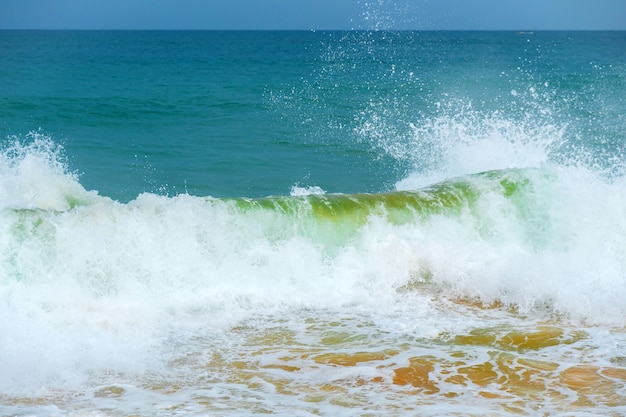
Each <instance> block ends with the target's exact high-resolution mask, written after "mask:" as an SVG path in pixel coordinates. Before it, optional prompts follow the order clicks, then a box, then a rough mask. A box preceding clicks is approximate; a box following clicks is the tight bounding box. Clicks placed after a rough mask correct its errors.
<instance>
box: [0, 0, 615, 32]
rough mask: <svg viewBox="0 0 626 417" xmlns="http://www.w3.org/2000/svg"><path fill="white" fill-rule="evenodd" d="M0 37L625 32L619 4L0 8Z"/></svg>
mask: <svg viewBox="0 0 626 417" xmlns="http://www.w3.org/2000/svg"><path fill="white" fill-rule="evenodd" d="M0 29H262V30H264V29H304V30H309V29H316V30H323V29H421V30H430V29H444V30H454V29H468V30H575V29H578V30H606V29H609V30H616V29H617V30H626V0H0Z"/></svg>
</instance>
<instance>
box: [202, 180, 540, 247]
mask: <svg viewBox="0 0 626 417" xmlns="http://www.w3.org/2000/svg"><path fill="white" fill-rule="evenodd" d="M549 177H550V175H549V174H546V173H541V172H540V171H539V170H535V169H509V170H498V171H488V172H483V173H479V174H474V175H469V176H465V177H460V178H454V179H450V180H446V181H444V182H441V183H437V184H434V185H431V186H428V187H425V188H422V189H419V190H415V191H396V192H388V193H380V194H324V195H308V196H295V197H289V196H272V197H265V198H258V199H250V198H233V199H224V200H217V199H209V200H210V201H220V202H225V203H227V204H228V205H229V206H230V207H231V208H232V209H233V210H235V211H236V212H238V213H240V214H241V215H244V216H246V215H255V214H257V215H259V214H262V213H266V214H267V215H271V216H272V217H274V221H276V222H277V223H281V221H280V220H277V219H276V217H280V218H283V220H284V221H285V222H287V223H290V224H291V225H292V226H293V227H295V228H296V229H299V230H300V233H304V234H305V235H307V236H308V237H310V236H311V234H314V235H318V237H319V236H320V235H324V236H326V237H329V238H331V240H334V241H335V243H340V242H343V241H345V240H346V239H349V238H350V237H351V236H352V235H353V234H354V233H355V232H356V231H357V230H358V229H359V228H361V227H362V226H363V225H365V224H366V223H367V222H368V221H369V219H371V218H373V217H376V218H382V219H384V220H385V221H387V222H389V223H391V224H393V225H404V224H408V223H416V222H423V221H427V220H428V219H430V218H433V217H434V216H446V217H452V218H458V219H459V220H461V219H460V217H461V216H469V219H474V221H476V223H477V224H479V227H480V229H481V230H479V232H480V233H481V234H484V235H485V236H489V235H493V234H494V233H495V232H494V231H493V230H491V229H493V227H490V226H489V225H490V223H493V222H494V221H495V220H494V219H492V218H493V217H494V216H496V217H497V216H501V215H504V216H513V217H514V218H513V219H510V220H513V221H521V222H523V223H524V222H529V221H536V219H537V218H540V217H541V216H542V211H543V209H542V208H541V207H539V205H538V202H537V201H536V198H535V184H534V181H535V180H536V179H537V178H539V179H542V180H545V179H549ZM494 200H497V201H498V202H499V205H500V206H502V205H503V206H505V211H506V213H503V212H502V210H498V211H497V212H493V211H492V210H491V208H490V207H489V205H490V204H491V202H493V201H494ZM280 227H289V226H287V225H286V224H283V225H282V226H280ZM294 232H295V231H294ZM322 232H323V233H322ZM295 233H297V232H295ZM278 234H280V232H278ZM329 235H330V236H329ZM332 237H334V239H333V238H332Z"/></svg>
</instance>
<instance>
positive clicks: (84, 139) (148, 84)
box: [0, 31, 625, 201]
mask: <svg viewBox="0 0 626 417" xmlns="http://www.w3.org/2000/svg"><path fill="white" fill-rule="evenodd" d="M2 42H3V45H2V46H3V47H2V52H0V53H1V54H2V56H1V58H2V62H3V64H2V68H1V71H2V80H3V91H4V92H3V103H2V108H1V109H0V110H1V111H2V113H1V115H0V116H1V117H0V120H1V122H0V129H1V131H0V133H1V134H2V137H5V138H6V137H8V136H12V135H17V136H18V137H21V138H24V137H25V136H26V134H27V133H28V132H30V131H38V132H40V133H41V134H43V135H46V136H48V137H50V138H52V140H53V141H54V142H55V143H57V144H60V145H62V146H64V147H65V148H66V152H65V155H66V156H67V158H68V160H69V161H68V162H69V167H70V169H71V170H74V171H77V172H78V173H79V174H80V176H81V179H80V180H81V184H83V185H84V186H85V187H86V188H87V189H90V190H98V191H99V192H100V193H101V194H103V195H106V196H110V197H112V198H114V199H119V200H122V201H128V200H130V199H132V198H134V197H136V196H137V195H138V194H140V193H141V192H145V191H148V192H156V193H161V194H163V193H166V194H168V195H175V194H179V193H185V192H186V193H189V194H193V195H212V196H216V197H221V196H230V197H233V196H250V197H258V196H265V195H275V194H288V193H289V190H290V188H291V187H292V186H293V185H295V184H299V185H302V186H313V185H315V186H319V187H321V188H322V189H323V190H326V191H328V192H345V193H350V192H380V191H388V190H391V189H393V188H394V185H395V184H396V183H397V182H398V181H399V180H401V179H403V178H404V177H405V176H407V175H408V174H410V173H411V172H413V171H416V170H417V171H421V170H428V169H431V170H432V169H435V168H437V167H438V166H439V165H441V164H442V163H443V162H442V161H441V159H442V157H441V156H440V155H430V154H426V155H424V151H422V150H420V149H414V148H415V147H416V146H417V145H416V144H415V140H414V136H415V134H414V131H413V130H412V129H411V128H410V125H411V124H413V125H415V126H417V127H418V128H422V127H424V126H428V124H429V123H432V122H433V121H435V120H440V119H441V118H443V117H449V118H453V119H454V118H457V119H458V120H460V121H461V123H465V121H463V120H461V119H462V118H463V117H465V118H473V119H476V118H478V119H479V120H474V121H471V122H472V123H473V124H475V125H476V126H471V128H473V129H475V130H480V129H483V130H484V129H486V127H485V125H486V124H487V123H489V122H490V121H491V120H492V119H493V118H494V117H497V118H499V119H502V120H504V121H512V122H513V123H519V124H520V125H521V127H526V128H530V127H535V126H536V125H540V126H541V125H543V126H548V125H550V126H552V125H553V126H554V127H555V128H556V129H563V128H564V129H566V131H565V132H564V134H563V136H564V140H565V142H566V143H563V144H558V145H556V146H559V147H560V148H561V149H557V150H555V151H554V152H552V153H551V154H550V156H551V157H552V158H553V159H563V158H565V159H567V158H571V157H572V156H576V152H577V151H578V148H579V147H590V148H592V151H591V152H592V153H594V154H595V153H598V154H599V155H601V156H600V157H598V158H599V159H603V158H602V156H604V154H608V156H613V155H614V154H615V153H619V152H621V144H622V143H623V140H624V131H623V126H624V112H623V106H624V104H623V101H622V94H621V93H622V91H623V90H622V89H623V83H624V79H623V76H624V68H623V65H624V64H623V61H624V42H625V40H624V34H623V33H621V32H606V33H595V32H591V33H587V32H574V33H560V32H555V33H551V32H548V33H536V34H533V35H519V34H517V33H515V32H508V33H507V32H503V33H498V32H496V33H492V32H467V33H463V32H461V33H457V32H442V33H432V32H424V33H422V32H390V33H387V32H328V33H326V32H141V31H140V32H65V31H60V32H58V31H57V32H38V31H35V32H28V31H26V32H12V31H8V32H3V33H2ZM496 112H497V114H496ZM458 133H459V132H451V134H458ZM472 134H473V133H472ZM480 134H481V132H476V133H475V135H480ZM423 140H424V141H425V142H427V145H428V147H429V149H427V150H426V151H427V152H430V153H432V152H437V149H436V148H437V147H438V146H440V145H439V144H438V143H428V142H429V141H433V139H431V138H425V139H423ZM437 140H438V139H437ZM423 146H426V145H423ZM572 146H573V147H575V148H576V149H575V150H573V151H572V150H570V149H568V148H570V147H572ZM432 148H435V149H432ZM572 153H573V154H574V155H572ZM599 163H603V162H602V161H600V162H599ZM464 173H465V172H461V174H464Z"/></svg>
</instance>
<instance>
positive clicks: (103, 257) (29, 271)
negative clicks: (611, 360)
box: [0, 126, 626, 412]
mask: <svg viewBox="0 0 626 417" xmlns="http://www.w3.org/2000/svg"><path fill="white" fill-rule="evenodd" d="M503 129H504V131H505V132H517V134H518V135H523V134H524V132H525V131H524V129H519V128H516V127H511V126H505V127H504V128H503ZM492 131H494V132H495V131H497V132H501V131H502V130H498V129H495V128H494V129H493V130H492ZM542 134H543V133H542ZM494 135H495V137H492V136H487V137H484V138H483V137H481V138H479V139H480V140H476V141H474V142H472V141H468V140H466V141H464V142H462V143H461V144H460V145H459V149H455V148H454V147H450V148H448V149H447V153H446V155H448V156H450V158H452V159H451V160H457V159H455V158H458V160H459V161H462V160H464V159H463V158H461V157H458V156H457V155H462V154H463V152H467V151H468V150H469V149H470V148H472V147H474V148H473V149H475V150H476V149H481V150H482V153H483V155H477V156H476V158H477V159H475V160H474V161H466V164H467V165H466V167H474V168H475V167H478V166H481V165H480V162H476V161H479V160H480V159H481V158H483V159H485V155H484V153H488V152H490V153H491V155H495V161H496V163H503V164H504V165H498V166H489V168H495V167H504V166H509V164H511V165H514V163H515V158H517V157H519V155H522V157H523V158H528V159H524V160H525V161H530V162H532V163H529V165H531V166H533V165H534V166H538V167H540V168H539V169H532V170H525V171H524V175H525V179H526V180H527V186H526V188H524V185H523V184H524V183H523V181H522V185H521V187H522V188H521V189H520V193H519V194H515V193H514V192H513V194H512V195H510V196H506V195H505V194H503V193H498V192H493V184H491V183H490V182H489V179H488V178H486V179H485V178H482V177H476V178H473V177H465V180H467V181H470V182H473V184H474V185H475V187H476V189H477V190H479V191H480V190H483V192H482V194H480V196H479V197H478V200H477V202H476V203H475V205H473V206H472V207H469V206H468V207H467V208H465V209H463V210H461V212H460V213H458V214H456V215H446V214H445V213H442V214H437V215H432V216H430V217H426V218H424V219H421V220H419V221H414V222H410V223H407V224H390V223H389V222H388V221H387V220H385V219H383V218H381V217H372V218H370V219H369V221H368V222H367V223H366V224H364V225H363V226H362V227H361V228H359V229H358V230H357V231H356V232H355V233H354V234H353V235H352V236H351V237H350V238H349V239H347V240H346V241H342V242H341V243H339V244H337V243H336V242H333V241H330V240H329V241H326V240H325V239H324V237H323V236H321V235H320V236H317V235H316V234H315V233H314V232H312V231H311V230H304V229H303V226H302V224H303V222H304V220H303V219H301V218H298V216H296V215H288V214H286V213H284V212H282V211H281V210H243V209H241V208H238V207H237V205H236V204H235V203H233V202H232V201H228V200H219V199H212V198H199V197H194V196H189V195H179V196H176V197H165V196H157V195H154V194H142V195H140V196H138V197H137V198H136V199H135V200H133V201H131V202H129V203H127V204H122V203H119V202H115V201H112V200H109V199H106V198H99V197H98V198H96V197H94V196H95V193H89V192H87V191H85V190H84V189H83V188H82V187H81V186H80V184H79V182H78V181H77V179H76V176H75V175H73V174H72V173H71V172H69V171H68V169H67V167H66V166H65V165H64V163H63V162H62V157H61V154H60V153H59V150H58V149H57V148H56V147H55V146H54V144H53V143H52V142H51V141H49V139H45V140H44V138H41V137H39V138H37V139H36V140H35V141H34V142H33V144H31V145H28V144H20V143H16V144H14V145H13V146H12V147H10V148H9V150H7V151H5V152H4V153H3V154H2V157H1V158H2V163H3V165H2V172H1V174H2V178H1V179H0V183H1V184H3V188H2V193H3V210H2V211H1V212H0V228H1V232H2V233H1V235H0V253H2V259H1V262H2V268H1V269H0V283H1V285H0V301H1V302H0V328H2V330H3V332H2V337H1V338H0V352H1V358H2V361H3V363H2V370H3V378H2V380H1V381H0V391H1V392H2V393H4V394H7V393H14V394H24V393H27V394H29V395H37V394H36V393H35V394H33V389H34V388H35V389H39V387H47V388H46V389H48V390H50V389H52V387H54V389H61V390H69V391H71V390H72V389H76V387H85V386H96V387H97V386H98V385H99V384H105V383H106V381H109V380H110V379H111V375H116V376H115V378H114V380H116V381H135V382H134V384H138V385H140V384H142V383H143V382H141V381H145V379H146V378H148V379H149V378H150V375H152V376H154V375H156V376H157V377H156V379H157V380H160V379H164V378H165V379H167V378H170V377H172V378H182V380H186V379H187V378H192V379H193V378H201V376H191V375H195V373H197V372H205V373H208V372H209V371H207V370H206V369H205V368H203V367H202V366H200V365H197V364H195V362H194V361H196V360H197V361H200V362H202V361H203V360H205V361H206V360H208V359H206V358H205V359H203V358H204V356H202V355H209V353H207V352H211V351H216V352H221V353H220V354H221V355H224V356H228V355H237V352H238V349H239V350H243V351H244V352H245V351H246V349H252V348H250V347H246V344H245V340H244V339H241V338H240V337H243V336H241V335H238V333H237V331H233V330H232V329H238V328H242V329H244V330H238V331H239V332H243V333H245V329H246V326H249V327H251V328H252V329H257V331H259V332H265V333H268V334H271V333H272V332H273V331H274V330H272V329H273V328H272V326H276V327H278V328H287V329H289V331H292V332H294V333H295V334H296V335H297V337H298V338H300V339H299V341H298V342H294V343H304V344H305V345H307V346H312V345H314V344H315V343H317V342H315V341H314V340H307V339H306V338H307V337H309V336H307V334H308V333H310V331H309V330H307V329H308V328H309V327H307V326H312V325H311V324H310V323H311V321H312V320H319V321H325V322H332V323H335V324H334V325H335V326H336V325H337V324H336V323H344V324H342V326H345V327H346V328H345V329H344V331H345V333H346V334H349V335H353V336H354V335H356V336H358V337H363V338H365V339H363V340H367V338H373V340H374V341H376V340H379V339H380V340H383V339H385V340H386V338H391V339H393V340H394V342H392V344H393V343H400V342H399V341H402V340H405V339H407V340H415V339H425V340H428V339H432V338H437V337H440V335H441V334H452V335H454V334H463V333H467V332H468V331H470V330H471V329H472V328H473V327H475V326H485V325H486V323H489V325H495V324H496V323H508V325H511V323H515V325H516V326H521V325H523V324H522V323H523V322H522V321H519V322H518V321H517V320H518V319H517V318H512V317H510V316H509V315H506V314H505V315H502V316H489V317H488V319H487V318H485V317H480V316H468V315H463V314H459V313H458V312H455V311H452V310H446V309H445V308H442V307H441V304H440V301H438V299H446V298H451V299H454V298H456V297H461V298H472V297H477V298H478V299H481V300H483V301H484V302H491V301H495V300H499V301H502V302H504V303H507V304H510V305H512V306H515V307H516V308H517V309H518V311H519V312H520V313H523V314H525V315H527V317H531V318H533V319H536V320H546V319H548V318H553V317H555V315H561V316H562V317H565V318H566V319H568V320H574V321H588V322H591V323H605V324H609V325H619V324H620V323H623V320H624V318H626V307H625V306H624V304H623V302H622V300H624V299H626V289H625V288H626V286H625V285H624V276H626V274H625V271H624V268H625V267H626V253H625V250H624V248H626V222H625V221H624V219H626V212H625V211H626V210H625V209H624V207H626V192H624V191H623V190H624V189H626V188H624V183H623V181H622V180H620V179H614V180H613V181H612V182H611V181H607V180H605V179H603V178H601V177H598V176H596V175H594V173H593V172H591V171H589V170H587V169H584V168H580V167H568V166H559V165H556V164H550V163H548V162H546V161H545V159H546V158H545V155H544V156H542V151H541V150H540V149H541V147H540V146H539V145H537V144H535V143H534V142H533V140H527V141H523V140H518V141H513V142H510V141H508V140H504V137H498V136H497V135H496V134H495V133H494ZM41 140H43V141H44V142H38V141H41ZM483 140H484V141H485V142H484V143H482V142H481V141H483ZM485 143H489V144H490V145H491V146H484V145H485ZM529 143H530V144H529ZM525 146H528V147H529V149H527V148H525ZM499 148H503V149H499ZM538 149H539V150H538ZM15 150H18V151H15ZM526 151H528V152H526ZM472 154H473V153H472V152H468V153H466V155H468V158H469V157H471V155H472ZM499 155H504V156H507V157H510V158H511V159H509V160H508V162H507V161H506V158H505V157H502V158H501V157H500V156H499ZM486 160H489V158H486ZM452 165H453V164H450V165H446V164H444V165H442V166H448V167H451V166H452ZM482 167H483V168H486V167H487V166H484V165H482ZM468 169H473V168H468ZM42 173H43V174H42ZM481 178H482V179H481ZM481 181H483V182H484V183H482V182H481ZM15 182H17V183H19V184H21V186H20V187H14V186H12V185H11V184H13V183H15ZM497 184H499V183H497ZM497 184H496V185H497ZM44 186H45V188H46V189H47V192H46V193H43V192H41V193H37V192H35V193H33V192H31V191H28V192H27V193H26V194H25V191H24V190H33V189H36V188H37V187H44ZM490 187H491V188H490ZM307 191H311V190H310V189H309V190H307ZM307 194H311V193H310V192H308V193H307ZM32 195H35V196H36V197H37V198H32V197H30V196H32ZM285 198H289V197H285ZM68 201H75V202H77V203H76V204H75V205H71V204H69V203H68ZM485 314H487V315H488V313H485ZM341 317H347V318H348V319H346V320H345V321H342V319H341ZM407 317H410V320H407ZM304 323H309V324H308V325H306V326H305V325H304ZM238 326H240V327H238ZM241 326H242V327H241ZM251 332H252V333H254V330H251ZM325 332H327V331H325ZM362 333H363V335H362ZM324 334H325V333H324ZM338 334H341V333H338ZM246 337H252V336H246ZM381 338H382V339H381ZM359 340H360V342H359V344H357V345H355V349H363V343H365V342H364V341H363V340H361V339H359ZM268 343H269V342H268ZM374 343H377V342H374ZM255 354H256V353H255ZM198 355H200V357H199V358H197V359H194V358H196V357H197V356H198ZM267 355H270V356H268V357H265V359H267V360H269V359H271V353H267ZM176 363H184V365H180V366H182V368H180V367H177V366H172V365H171V364H176ZM300 366H301V365H300ZM188 368H189V369H194V370H193V372H192V371H190V370H189V369H188ZM185 369H187V370H185ZM203 369H204V371H203ZM368 372H369V373H368ZM372 372H374V373H376V372H377V371H376V369H375V368H373V369H369V370H368V369H365V368H355V369H334V368H321V369H320V368H311V370H310V372H309V373H308V374H307V375H308V376H307V378H313V379H314V380H315V382H316V383H321V381H324V380H333V381H334V380H344V379H350V378H353V379H354V378H359V377H363V376H364V375H365V376H371V375H373V374H372ZM179 373H182V374H183V375H184V376H182V377H180V376H176V375H178V374H179ZM221 377H224V376H221ZM383 377H385V375H383ZM386 377H387V378H389V376H386ZM202 378H209V376H208V375H205V376H203V377H202ZM137 381H139V382H137ZM179 381H180V379H179ZM298 383H303V384H304V383H306V381H305V380H302V381H300V382H298ZM220 386H221V387H222V388H223V389H225V390H226V391H228V390H231V391H229V392H230V394H229V395H233V396H237V395H239V396H242V397H241V401H245V398H246V396H249V395H252V394H250V393H247V394H246V393H245V392H241V391H237V392H236V393H235V392H234V391H236V390H234V388H232V386H229V385H228V384H226V385H220ZM229 387H230V388H229ZM270 388H271V387H270ZM95 389H96V388H94V390H95ZM134 389H136V388H132V387H127V388H126V389H125V390H124V392H126V394H125V395H127V396H131V395H132V392H134V391H133V390H134ZM233 390H234V391H233ZM261 391H262V390H261ZM266 394H267V396H268V397H267V398H271V397H272V395H271V393H266ZM94 395H95V394H94ZM138 395H139V394H138ZM150 395H155V394H154V393H150V392H148V393H144V400H145V398H148V397H150ZM179 395H181V396H182V395H184V393H183V392H181V393H179ZM187 395H190V396H192V397H193V396H194V395H196V394H194V393H188V394H187ZM211 395H214V394H211ZM255 395H261V394H258V393H257V394H255ZM262 395H265V394H262ZM94 398H95V399H94V400H93V401H99V402H102V404H104V402H106V401H113V400H111V399H108V400H107V399H106V397H103V398H100V397H97V396H95V397H94ZM216 398H222V397H220V396H219V395H218V396H217V397H216ZM103 401H104V402H103ZM170 401H171V398H170ZM381 401H382V400H381ZM113 402H115V401H113ZM270 404H271V400H270ZM118 405H119V404H118ZM331 408H332V407H331ZM131 411H132V410H130V409H129V412H131Z"/></svg>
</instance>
